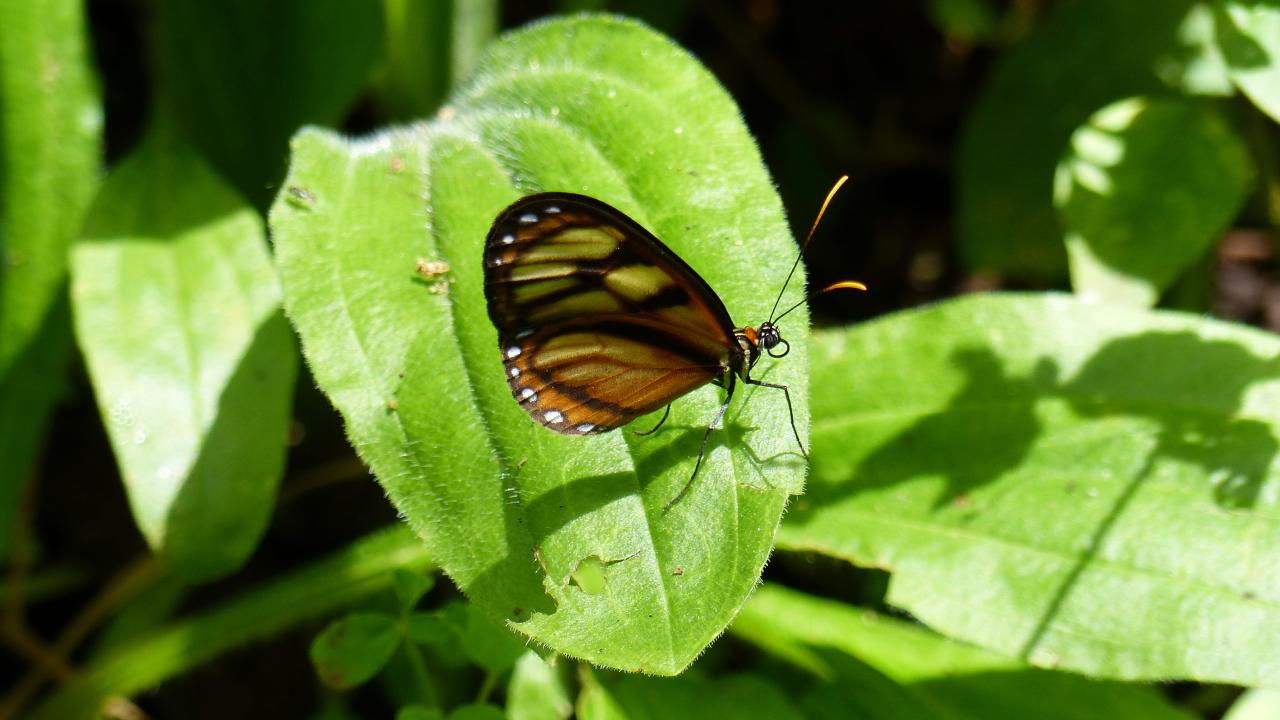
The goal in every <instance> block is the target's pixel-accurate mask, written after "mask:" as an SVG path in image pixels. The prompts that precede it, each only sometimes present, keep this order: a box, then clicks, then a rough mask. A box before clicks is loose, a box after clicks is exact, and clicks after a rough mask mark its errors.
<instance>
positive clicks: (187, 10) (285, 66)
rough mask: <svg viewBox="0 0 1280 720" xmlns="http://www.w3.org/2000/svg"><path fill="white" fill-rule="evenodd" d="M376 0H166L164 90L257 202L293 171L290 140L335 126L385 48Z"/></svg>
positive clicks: (159, 19)
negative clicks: (307, 128)
mask: <svg viewBox="0 0 1280 720" xmlns="http://www.w3.org/2000/svg"><path fill="white" fill-rule="evenodd" d="M380 5H381V3H379V2H378V0H271V2H261V1H260V0H162V1H161V2H158V3H156V17H155V23H154V28H155V38H156V43H155V45H156V52H157V55H158V62H157V67H158V68H160V69H161V70H160V75H159V78H158V80H159V81H160V86H161V93H162V95H163V96H164V97H165V98H166V99H167V100H168V101H170V106H171V108H172V110H173V112H174V114H175V116H176V117H177V119H178V120H179V121H181V124H182V126H183V129H184V130H185V131H186V134H187V137H189V138H191V140H192V142H193V143H194V144H195V145H196V147H198V148H200V150H201V152H202V153H203V154H204V155H205V157H207V158H208V159H209V162H210V164H212V165H213V166H214V167H215V168H217V170H218V171H219V172H220V173H221V174H222V175H223V176H225V177H226V178H227V179H228V180H230V181H231V182H232V183H233V184H234V185H235V186H236V188H237V189H238V190H239V191H240V192H241V193H243V194H244V195H245V196H247V197H248V198H249V199H250V200H251V201H252V202H253V203H254V204H255V206H257V207H263V208H265V207H266V205H267V204H268V203H269V202H270V201H271V198H272V196H273V195H275V192H276V190H277V189H278V187H279V185H278V183H279V181H280V178H281V177H283V175H284V173H285V169H286V161H287V158H286V153H287V148H288V142H289V138H290V137H291V136H292V135H293V134H294V133H295V132H297V130H298V128H300V127H302V126H303V125H305V124H307V123H318V124H333V123H336V122H337V121H338V120H339V119H340V118H341V117H342V114H343V113H344V112H346V111H347V110H348V109H349V108H350V107H351V105H352V104H353V103H354V102H355V101H356V97H357V95H358V93H359V92H360V89H361V88H362V87H363V86H364V84H365V82H366V80H367V78H368V75H369V72H370V70H371V69H372V68H373V65H374V63H375V62H376V60H377V58H378V53H379V52H380V51H381V39H382V12H381V7H380Z"/></svg>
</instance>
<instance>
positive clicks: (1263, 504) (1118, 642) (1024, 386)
mask: <svg viewBox="0 0 1280 720" xmlns="http://www.w3.org/2000/svg"><path fill="white" fill-rule="evenodd" d="M1277 358H1280V339H1277V338H1276V337H1275V336H1274V335H1271V334H1269V333H1263V332H1260V331H1256V330H1251V329H1248V328H1243V327H1239V326H1236V325H1230V324H1226V323H1221V322H1215V321H1212V320H1207V319H1204V318H1201V317H1197V316H1193V315H1185V314H1180V313H1170V312H1153V311H1142V310H1132V309H1126V308H1124V307H1121V306H1108V305H1095V304H1089V303H1083V302H1080V301H1078V300H1074V299H1071V298H1069V297H1061V296H1035V295H1028V296H1018V295H1012V296H999V295H997V296H975V297H969V298H964V299H960V300H955V301H951V302H947V303H944V304H940V305H937V306H934V307H931V308H928V309H924V310H919V311H913V312H904V313H899V314H896V315H892V316H888V317H885V318H883V319H880V320H877V321H875V322H871V323H867V324H864V325H860V326H858V327H855V328H852V329H849V330H846V331H839V332H831V333H825V334H823V335H822V336H821V337H820V338H819V340H818V342H817V343H816V344H815V359H814V382H815V386H816V387H821V388H822V389H823V390H822V392H820V393H817V394H815V396H814V399H813V406H814V407H813V412H814V417H815V418H817V420H816V423H815V429H814V451H813V475H812V477H811V479H810V483H809V488H808V492H807V493H806V495H805V496H804V497H803V498H801V499H799V500H798V501H797V502H796V503H795V506H794V508H793V509H792V510H791V511H789V512H788V514H787V522H786V523H785V524H784V526H783V529H782V531H781V532H780V534H779V544H780V546H782V547H786V548H790V549H795V550H813V551H817V552H823V553H828V554H831V555H833V556H836V557H841V558H846V559H848V560H849V561H851V562H854V563H857V564H860V565H866V566H873V567H881V568H885V569H887V570H888V571H890V572H891V573H892V579H891V581H890V585H889V594H888V600H889V602H890V603H892V604H894V605H896V606H898V607H902V608H905V609H907V610H909V611H910V612H912V613H913V614H914V615H915V616H916V617H918V618H920V619H921V620H922V621H923V622H925V623H926V624H928V625H929V626H931V627H933V628H935V629H936V630H938V631H939V632H941V633H944V634H946V635H949V636H952V637H956V638H959V639H963V640H967V641H970V642H972V643H975V644H978V645H981V646H984V647H988V648H991V649H994V650H997V651H999V652H1001V653H1005V654H1008V655H1012V656H1017V657H1019V658H1022V659H1024V660H1026V661H1028V662H1030V663H1032V664H1034V665H1039V666H1047V667H1055V668H1061V669H1067V670H1074V671H1078V672H1084V673H1088V674H1090V675H1094V676H1098V677H1111V678H1125V679H1152V678H1160V679H1167V678H1191V679H1197V680H1207V681H1225V682H1233V683H1239V684H1244V685H1252V684H1264V683H1268V682H1273V681H1274V679H1275V677H1276V674H1275V673H1276V668H1277V667H1280V646H1278V645H1277V644H1276V643H1275V642H1274V638H1273V637H1272V635H1271V633H1268V632H1260V631H1259V628H1268V627H1274V626H1277V625H1278V624H1280V571H1277V568H1280V519H1277V518H1278V517H1280V513H1277V508H1278V507H1280V460H1278V459H1277V457H1276V454H1277V450H1278V449H1280V441H1278V438H1280V360H1277Z"/></svg>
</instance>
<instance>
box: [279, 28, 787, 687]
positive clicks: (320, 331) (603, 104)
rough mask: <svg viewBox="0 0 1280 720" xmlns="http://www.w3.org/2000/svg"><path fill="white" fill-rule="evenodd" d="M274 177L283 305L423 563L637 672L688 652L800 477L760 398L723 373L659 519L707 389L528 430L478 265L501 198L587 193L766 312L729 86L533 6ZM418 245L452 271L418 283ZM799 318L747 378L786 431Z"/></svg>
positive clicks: (749, 567) (737, 588)
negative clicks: (703, 450) (658, 412)
mask: <svg viewBox="0 0 1280 720" xmlns="http://www.w3.org/2000/svg"><path fill="white" fill-rule="evenodd" d="M659 69H660V70H659ZM638 149H639V150H638ZM287 186H288V187H289V188H291V189H292V190H291V192H288V193H285V194H282V196H281V199H280V200H279V201H277V203H276V205H275V207H274V209H273V212H272V230H273V235H274V237H275V239H276V247H277V253H278V258H279V262H280V265H281V278H282V283H283V285H284V290H285V298H286V300H285V302H286V306H287V308H288V312H289V315H290V318H291V319H292V321H293V323H294V326H295V328H296V329H297V331H298V333H299V335H300V336H301V338H302V340H303V349H304V352H305V355H306V357H307V360H308V362H309V363H310V365H311V369H312V372H313V373H314V375H315V377H316V379H317V381H318V382H319V384H320V386H321V387H322V388H323V389H324V390H325V392H326V393H328V394H329V396H330V398H331V399H332V400H333V402H334V404H335V405H336V406H337V408H338V409H339V410H340V411H341V412H342V414H343V416H344V419H345V420H346V424H347V431H348V434H349V435H350V437H351V439H352V442H353V443H354V444H355V446H356V448H357V450H358V451H359V452H360V454H361V456H362V457H363V458H364V459H365V460H366V462H368V463H369V465H370V467H372V468H373V470H374V472H375V473H376V475H377V477H378V479H379V481H380V482H381V483H382V484H383V486H384V487H385V488H386V490H387V492H388V495H389V496H390V497H391V499H392V501H393V502H394V503H395V504H396V506H397V508H398V509H399V510H400V511H401V512H402V513H403V514H404V516H405V517H406V518H407V519H408V521H409V523H410V524H411V525H412V526H413V527H414V528H415V530H416V531H417V532H418V533H419V534H420V535H421V536H422V537H423V539H424V541H425V542H426V543H427V545H428V548H429V549H430V551H431V552H432V555H433V557H437V558H439V559H440V561H441V564H442V566H443V567H444V568H445V570H446V572H448V573H449V574H450V576H451V577H452V578H453V579H454V581H455V582H457V583H458V584H459V585H460V586H461V587H462V589H463V590H464V591H465V592H466V593H467V595H468V597H469V598H471V599H472V600H473V601H474V602H475V603H476V604H477V605H478V606H479V607H481V608H482V609H483V610H484V611H485V612H486V613H487V614H488V615H489V616H490V617H491V618H494V619H507V620H510V621H511V622H512V623H513V627H515V628H516V629H517V630H519V631H520V632H521V633H524V634H526V635H528V636H530V637H532V638H534V639H536V640H538V641H540V642H542V643H545V644H546V645H548V646H551V647H553V648H555V649H556V650H557V652H560V653H562V654H566V655H570V656H575V657H584V658H587V659H590V660H591V661H592V662H595V663H598V664H602V665H608V666H612V667H621V668H625V669H631V670H640V669H643V670H645V671H647V672H652V673H663V674H670V673H675V672H678V671H680V670H681V669H683V668H684V667H685V666H686V665H688V664H689V662H691V661H692V660H693V658H694V657H696V656H697V654H698V653H699V652H701V651H702V649H703V648H704V647H705V646H706V645H707V644H708V643H709V642H711V640H712V639H714V638H715V637H716V635H718V634H719V633H720V632H721V631H722V630H723V628H724V626H725V625H726V624H727V623H728V621H729V619H730V618H731V617H732V616H733V613H734V612H735V611H736V609H737V608H738V606H739V605H741V603H742V602H743V601H744V600H745V598H746V596H747V593H748V592H750V590H751V588H752V587H753V586H754V584H755V582H756V580H757V578H758V577H759V574H760V570H761V567H762V565H763V563H764V560H765V558H766V557H767V555H768V552H769V548H770V545H771V542H772V535H773V533H774V529H775V528H776V527H777V523H778V518H779V514H780V512H781V510H782V507H783V504H784V502H785V498H786V496H787V494H788V493H795V492H798V491H799V490H800V487H801V485H802V482H803V472H804V465H803V462H802V458H801V457H800V456H799V454H798V453H797V452H796V447H795V440H794V439H793V438H792V436H791V427H790V424H789V422H788V413H787V405H786V403H785V401H784V399H783V398H782V397H781V393H778V392H776V391H769V390H766V391H765V392H761V393H752V392H744V391H739V394H740V395H741V397H735V398H734V404H733V407H732V408H731V409H730V411H729V414H728V416H727V417H726V421H727V428H728V429H727V431H719V432H717V433H715V434H713V436H712V438H713V441H712V443H711V445H710V447H709V448H708V454H707V458H706V460H705V461H704V462H703V464H702V469H701V471H700V475H699V478H698V481H697V483H696V484H695V485H694V486H693V489H692V491H691V492H690V494H689V496H688V497H686V498H685V499H684V500H682V501H681V502H680V503H678V504H677V505H676V506H674V507H673V508H672V509H671V511H670V512H668V513H663V512H662V511H661V507H662V505H663V504H664V503H666V501H667V500H669V499H670V498H671V497H673V496H674V495H675V494H676V492H677V491H678V490H679V488H680V487H682V486H683V485H684V484H685V482H686V481H687V480H688V479H689V477H690V474H691V472H692V470H693V465H694V462H695V460H696V458H697V455H698V445H699V440H700V439H701V435H702V429H703V428H705V427H706V426H707V424H708V423H709V422H710V420H711V418H713V417H714V416H715V413H716V410H717V408H718V406H719V403H720V402H721V398H722V397H723V395H722V393H721V392H720V391H719V390H718V389H717V388H713V387H707V388H703V389H701V390H699V391H697V392H695V393H693V394H691V395H690V396H688V397H686V398H683V399H681V400H679V401H677V402H676V403H675V405H674V407H673V409H672V413H671V420H670V421H669V422H668V424H667V428H666V430H664V431H663V432H662V433H659V434H658V435H656V436H653V437H646V438H639V437H635V436H633V435H630V434H626V433H624V432H616V433H610V434H607V435H603V436H594V437H568V436H561V435H558V434H556V433H553V432H549V431H547V430H546V429H544V428H541V427H539V426H537V425H536V424H534V423H532V422H530V420H529V418H528V417H527V416H526V415H525V414H524V412H523V411H522V410H521V409H520V408H519V407H518V405H517V404H516V402H515V401H514V400H513V399H512V398H511V393H510V390H509V389H508V386H507V381H506V378H505V377H504V373H503V370H502V363H501V357H500V352H499V348H498V347H497V336H496V331H495V330H494V329H493V326H492V324H491V323H490V322H489V319H488V317H487V311H486V308H485V301H484V294H483V287H482V268H481V266H480V263H481V252H482V245H483V241H484V237H485V234H486V233H487V231H488V229H489V226H490V224H491V223H492V221H493V219H494V217H495V216H496V215H497V213H498V211H499V210H501V209H502V208H503V207H504V206H506V205H507V204H508V203H510V202H511V201H512V200H514V199H515V198H517V197H519V196H520V195H521V194H523V193H526V192H532V191H535V190H539V189H553V188H554V189H558V190H570V191H578V192H586V193H588V194H591V195H594V196H596V197H600V198H602V199H604V200H606V201H609V202H611V203H614V204H616V205H618V206H619V207H620V208H622V209H623V210H625V211H626V212H628V213H630V214H632V215H633V217H635V218H636V219H637V220H638V221H639V222H641V223H642V224H644V225H645V226H646V227H648V228H650V229H651V230H653V231H654V232H655V233H656V234H657V235H658V236H659V237H661V238H663V240H664V241H666V242H667V243H668V244H669V245H670V246H671V247H672V248H674V249H675V250H676V251H678V252H679V253H680V254H681V256H682V257H683V258H684V259H685V260H687V261H688V262H689V263H690V264H691V265H692V266H693V267H694V268H697V269H698V270H699V271H701V272H704V273H705V276H706V277H707V278H708V280H709V282H710V283H711V285H712V286H713V287H715V288H716V290H717V291H718V292H719V293H720V296H721V297H722V298H723V299H724V301H725V304H726V306H727V307H728V308H729V309H730V311H731V312H732V313H733V314H734V316H735V318H737V319H738V321H739V322H747V321H751V322H758V321H759V320H760V319H763V318H766V317H767V314H768V311H769V308H770V306H771V305H772V303H773V301H774V293H775V289H776V288H777V287H778V286H779V284H780V283H781V281H782V278H783V277H784V276H785V275H786V273H787V270H788V267H789V265H790V262H791V260H792V259H793V258H794V257H795V255H794V253H795V246H794V244H793V242H792V239H791V238H790V235H789V233H788V232H787V228H786V223H785V221H784V219H783V216H782V209H781V205H780V203H779V200H778V197H777V195H776V194H775V192H774V190H773V188H772V187H771V185H770V184H769V180H768V176H767V174H766V173H765V171H764V168H763V167H762V165H761V161H760V157H759V154H758V152H757V150H756V147H755V145H754V143H753V142H752V140H751V138H750V136H749V135H748V134H747V131H746V128H745V127H744V126H743V125H742V121H741V118H740V117H739V115H738V111H737V108H736V107H735V106H734V104H733V102H732V100H731V99H730V98H729V97H728V96H727V95H726V94H725V93H724V91H723V90H722V89H721V88H720V87H719V86H718V85H717V84H716V83H715V81H714V79H713V78H712V77H711V76H710V74H709V73H707V71H706V70H705V69H704V68H702V67H701V66H699V65H698V64H697V63H696V62H695V61H694V60H693V59H692V58H691V57H689V56H688V55H687V54H686V53H684V52H683V51H682V50H680V49H679V48H677V47H675V46H674V45H672V44H671V43H670V41H668V40H666V39H665V38H663V37H661V36H659V35H656V34H655V33H653V32H652V31H650V30H648V29H646V28H644V27H643V26H640V25H638V24H636V23H634V22H629V21H625V20H621V19H616V18H594V17H593V18H576V19H572V20H562V21H554V22H549V23H542V24H538V25H535V26H533V27H531V28H530V29H528V30H525V31H522V32H517V33H513V34H511V35H509V36H507V37H506V38H504V39H503V40H501V41H499V42H498V43H496V44H495V45H494V47H493V49H492V51H491V52H490V54H489V55H488V56H487V58H486V59H485V60H484V61H483V62H482V64H481V68H480V70H479V71H478V74H477V76H476V78H475V80H473V81H472V83H471V84H470V85H468V86H467V87H466V89H465V90H464V91H463V92H461V93H460V94H459V95H458V96H456V97H455V98H454V99H453V101H452V102H451V103H450V106H449V111H448V112H447V113H445V114H444V117H442V118H440V119H438V120H436V121H434V122H432V123H430V124H425V125H419V126H415V127H413V128H407V129H397V130H392V131H388V132H385V133H382V134H380V135H378V136H375V137H373V138H370V139H367V140H361V141H354V142H353V141H349V140H346V139H343V138H339V137H337V136H335V135H332V134H329V133H325V132H316V131H308V132H304V133H302V134H300V135H299V136H298V137H297V138H296V139H295V141H294V161H293V166H292V168H291V170H290V176H289V180H288V183H287ZM303 198H309V200H305V199H303ZM419 258H422V259H426V260H433V261H443V262H444V263H446V264H447V266H448V268H449V270H448V271H447V272H445V273H444V274H442V275H441V276H439V277H438V278H436V279H434V280H431V281H427V282H424V281H423V279H422V278H421V277H420V276H419V275H418V274H416V273H415V263H416V261H417V260H418V259H419ZM802 287H803V281H802V279H801V278H797V279H796V281H794V282H793V283H792V286H791V289H790V290H789V291H788V294H787V299H788V300H792V301H798V300H799V299H800V298H801V294H800V293H801V288H802ZM802 313H803V310H800V311H797V313H795V314H793V315H791V316H788V318H787V321H786V322H785V323H784V327H783V331H784V333H785V334H786V335H787V336H788V338H789V340H790V342H791V346H792V348H793V352H792V357H790V358H788V359H787V360H786V361H785V362H780V363H772V362H771V361H768V360H766V361H764V362H762V363H761V364H760V365H759V366H758V367H757V373H758V374H762V375H763V376H764V377H765V378H766V379H767V380H769V381H771V382H781V383H786V384H788V385H790V386H791V394H792V397H793V399H794V407H795V411H796V421H797V424H798V426H799V428H800V431H801V433H804V432H805V428H806V427H807V417H808V416H807V411H806V405H807V404H806V402H805V400H804V398H805V397H806V396H807V387H806V382H805V374H804V370H805V362H806V360H805V358H804V356H803V354H802V352H803V347H804V344H805V343H804V342H803V340H804V338H805V334H806V326H807V322H806V319H805V317H804V315H803V314H802ZM797 353H801V354H800V355H799V356H798V357H797ZM653 421H656V417H655V418H654V419H653V420H651V421H650V422H653ZM589 557H595V558H598V559H599V560H600V561H601V562H602V563H604V564H605V568H604V573H603V585H604V591H603V592H600V593H597V594H588V593H585V592H583V591H582V590H581V588H580V587H578V586H577V585H576V584H573V583H571V582H570V581H571V574H572V573H573V572H574V570H575V569H576V568H577V567H578V566H579V565H580V563H581V562H582V561H583V560H584V559H586V558H589Z"/></svg>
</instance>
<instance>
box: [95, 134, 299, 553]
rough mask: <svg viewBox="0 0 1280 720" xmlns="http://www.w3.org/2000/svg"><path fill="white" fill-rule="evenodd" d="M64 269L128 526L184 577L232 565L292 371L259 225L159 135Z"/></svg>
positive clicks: (266, 507) (264, 478)
mask: <svg viewBox="0 0 1280 720" xmlns="http://www.w3.org/2000/svg"><path fill="white" fill-rule="evenodd" d="M71 266H72V267H71V271H72V279H73V282H72V303H73V306H74V310H75V326H76V338H77V340H78V342H79V345H80V349H81V352H83V353H84V356H85V360H86V362H87V364H88V368H89V375H90V378H91V379H92V381H93V389H94V394H95V396H96V398H97V401H98V407H99V410H100V411H101V414H102V419H103V422H104V424H105V425H106V428H107V434H108V435H109V436H110V438H111V446H112V449H113V450H114V452H115V456H116V460H117V462H118V463H119V466H120V472H121V475H122V476H123V478H124V483H125V489H126V490H127V491H128V495H129V504H130V508H131V509H132V511H133V516H134V520H135V522H137V524H138V527H139V529H140V530H141V531H142V534H143V536H144V537H146V539H147V542H148V543H150V544H151V546H152V547H153V548H155V549H156V550H157V551H159V552H161V553H163V554H164V555H165V556H166V557H167V558H168V559H169V561H170V562H171V564H172V566H173V568H174V569H175V570H176V571H178V572H179V573H181V574H183V575H186V576H188V577H191V578H205V577H209V576H212V575H217V574H221V573H226V572H229V571H231V570H234V569H236V568H237V567H239V566H240V564H241V563H243V562H244V561H245V560H246V559H247V558H248V557H249V553H251V552H252V551H253V549H254V547H256V545H257V543H258V539H259V538H260V537H261V536H262V533H263V531H264V530H265V529H266V525H267V520H268V518H269V517H270V515H271V509H272V506H273V501H274V498H275V492H276V488H277V486H278V484H279V482H280V476H281V473H282V472H283V469H284V452H285V447H286V442H287V439H288V422H289V410H290V406H291V401H292V396H293V381H294V374H295V372H296V369H297V350H296V349H295V345H294V340H293V335H292V334H291V333H290V332H289V326H288V324H287V323H286V322H285V319H284V315H283V313H282V312H281V310H280V290H279V286H278V284H277V281H276V276H275V271H274V269H273V268H272V266H271V259H270V257H269V255H268V252H267V247H266V239H265V237H264V233H263V227H262V221H261V219H260V218H259V217H258V215H257V214H256V213H255V212H253V210H252V209H251V208H250V207H248V206H247V205H246V204H245V203H244V201H242V200H241V199H240V198H239V197H238V196H237V195H236V194H235V193H233V192H232V191H231V190H230V189H229V188H228V187H227V186H226V185H225V184H223V183H222V181H221V180H220V179H218V178H217V177H216V176H215V175H213V174H212V173H211V172H210V171H209V170H208V168H206V167H205V165H204V164H203V162H202V161H201V160H200V158H199V157H198V156H197V155H196V154H195V153H194V152H193V151H191V149H190V148H188V147H186V146H185V145H183V144H182V143H181V142H180V141H178V140H176V139H175V138H173V137H172V136H171V135H169V134H167V133H165V132H164V131H158V132H157V133H155V134H154V135H153V136H152V137H151V138H150V139H149V140H148V141H147V142H145V143H144V144H143V146H142V147H141V148H140V149H139V150H137V151H136V152H135V153H134V154H133V155H132V156H130V157H128V158H126V159H125V160H124V161H123V162H121V163H120V164H119V165H118V166H116V168H115V169H114V170H113V172H112V173H111V175H110V176H109V177H108V178H107V179H106V181H105V182H104V183H103V187H102V191H101V192H100V193H99V195H98V198H97V199H96V201H95V203H94V206H93V209H92V211H91V212H90V215H89V219H88V220H87V222H86V229H85V235H84V238H83V239H82V240H80V241H79V242H78V243H77V244H76V246H75V248H74V250H73V252H72V262H71Z"/></svg>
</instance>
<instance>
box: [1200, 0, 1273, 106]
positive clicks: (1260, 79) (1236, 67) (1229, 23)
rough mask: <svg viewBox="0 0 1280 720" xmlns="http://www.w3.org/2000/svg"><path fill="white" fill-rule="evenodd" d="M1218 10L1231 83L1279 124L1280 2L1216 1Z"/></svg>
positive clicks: (1219, 31) (1224, 53) (1266, 0)
mask: <svg viewBox="0 0 1280 720" xmlns="http://www.w3.org/2000/svg"><path fill="white" fill-rule="evenodd" d="M1215 10H1216V13H1215V18H1216V20H1217V38H1218V45H1219V47H1220V48H1221V50H1222V56H1223V57H1224V58H1225V59H1226V61H1227V68H1228V71H1229V72H1230V73H1231V80H1232V82H1234V83H1235V84H1236V85H1237V86H1239V88H1240V89H1241V90H1242V91H1244V94H1245V95H1248V96H1249V99H1250V100H1253V102H1254V104H1255V105H1257V106H1258V107H1259V108H1262V110H1263V111H1264V112H1266V113H1267V114H1269V115H1270V116H1271V117H1272V118H1273V119H1274V120H1275V121H1276V122H1280V0H1217V2H1216V3H1215Z"/></svg>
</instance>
